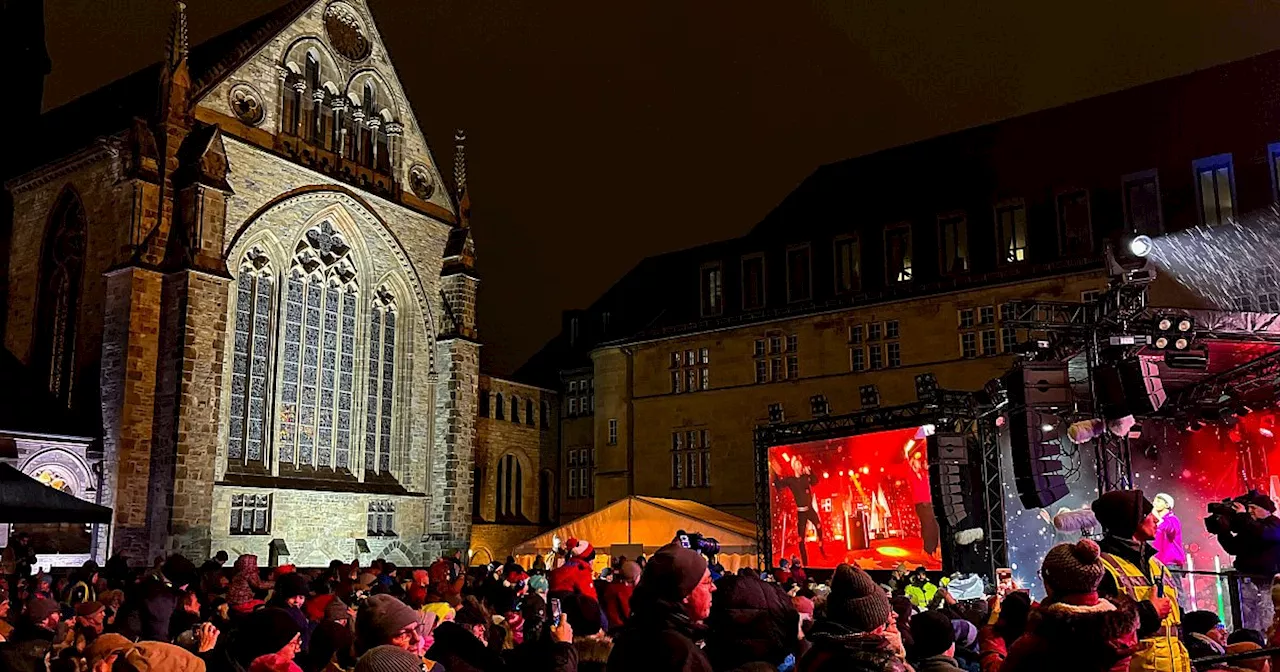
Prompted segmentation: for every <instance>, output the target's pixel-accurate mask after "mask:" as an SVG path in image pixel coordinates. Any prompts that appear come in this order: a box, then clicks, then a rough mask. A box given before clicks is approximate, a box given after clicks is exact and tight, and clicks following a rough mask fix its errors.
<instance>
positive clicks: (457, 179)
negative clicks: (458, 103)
mask: <svg viewBox="0 0 1280 672" xmlns="http://www.w3.org/2000/svg"><path fill="white" fill-rule="evenodd" d="M453 189H454V197H455V198H456V199H457V202H458V224H459V225H460V226H462V227H463V228H466V227H470V226H471V196H470V194H468V193H467V132H466V131H464V130H462V129H461V128H459V129H458V130H456V131H454V132H453Z"/></svg>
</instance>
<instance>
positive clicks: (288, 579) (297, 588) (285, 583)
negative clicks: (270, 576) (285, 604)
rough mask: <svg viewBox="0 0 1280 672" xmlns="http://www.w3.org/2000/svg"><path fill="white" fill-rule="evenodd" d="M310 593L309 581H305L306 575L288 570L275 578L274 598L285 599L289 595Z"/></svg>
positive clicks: (296, 595) (289, 596)
mask: <svg viewBox="0 0 1280 672" xmlns="http://www.w3.org/2000/svg"><path fill="white" fill-rule="evenodd" d="M310 594H311V583H310V582H309V581H307V577H305V576H303V575H301V574H298V573H296V572H290V573H288V574H285V575H284V576H281V577H280V578H278V579H276V587H275V595H274V596H275V598H276V599H280V600H287V599H289V598H291V597H299V596H305V595H310Z"/></svg>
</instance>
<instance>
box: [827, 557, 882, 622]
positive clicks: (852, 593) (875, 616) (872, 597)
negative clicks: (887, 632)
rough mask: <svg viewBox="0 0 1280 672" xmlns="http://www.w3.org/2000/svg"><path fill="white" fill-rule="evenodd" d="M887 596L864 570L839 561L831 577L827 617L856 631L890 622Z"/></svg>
mask: <svg viewBox="0 0 1280 672" xmlns="http://www.w3.org/2000/svg"><path fill="white" fill-rule="evenodd" d="M889 612H890V608H889V596H888V595H885V593H884V590H882V589H881V588H880V586H877V585H876V582H875V581H872V580H871V577H870V576H868V575H867V573H866V572H864V571H862V570H861V569H858V568H857V567H851V566H849V565H847V564H844V563H841V564H840V566H839V567H836V571H835V574H833V575H832V577H831V594H830V595H828V596H827V617H828V618H830V619H831V620H832V621H835V622H836V623H839V624H841V625H844V626H847V627H850V628H852V629H853V630H855V631H857V632H871V631H872V630H875V629H876V628H878V627H880V626H882V625H887V624H888V623H889Z"/></svg>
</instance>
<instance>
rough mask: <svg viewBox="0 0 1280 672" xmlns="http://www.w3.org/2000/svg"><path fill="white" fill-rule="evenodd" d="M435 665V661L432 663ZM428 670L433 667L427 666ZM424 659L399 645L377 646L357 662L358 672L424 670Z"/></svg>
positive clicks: (419, 671) (414, 671)
mask: <svg viewBox="0 0 1280 672" xmlns="http://www.w3.org/2000/svg"><path fill="white" fill-rule="evenodd" d="M432 666H433V667H434V663H433V664H432ZM426 669H427V670H428V672H430V670H431V669H432V668H431V667H428V668H426ZM422 670H423V666H422V659H421V658H419V657H418V656H415V655H413V653H411V652H409V651H405V650H404V649H402V648H400V647H398V646H391V645H389V644H384V645H382V646H375V647H373V648H372V649H369V650H368V651H365V653H364V655H362V656H360V660H359V661H358V662H357V663H356V668H355V671H356V672H422Z"/></svg>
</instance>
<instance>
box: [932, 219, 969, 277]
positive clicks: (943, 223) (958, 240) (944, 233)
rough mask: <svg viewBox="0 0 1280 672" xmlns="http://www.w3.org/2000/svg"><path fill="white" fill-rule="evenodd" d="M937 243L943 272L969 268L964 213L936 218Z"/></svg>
mask: <svg viewBox="0 0 1280 672" xmlns="http://www.w3.org/2000/svg"><path fill="white" fill-rule="evenodd" d="M938 245H939V253H940V254H941V258H940V259H939V261H940V262H941V265H942V272H943V273H944V274H948V275H949V274H952V273H964V272H965V271H967V270H969V223H968V221H967V220H966V219H965V216H964V215H962V214H959V215H947V216H944V217H939V218H938Z"/></svg>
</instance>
